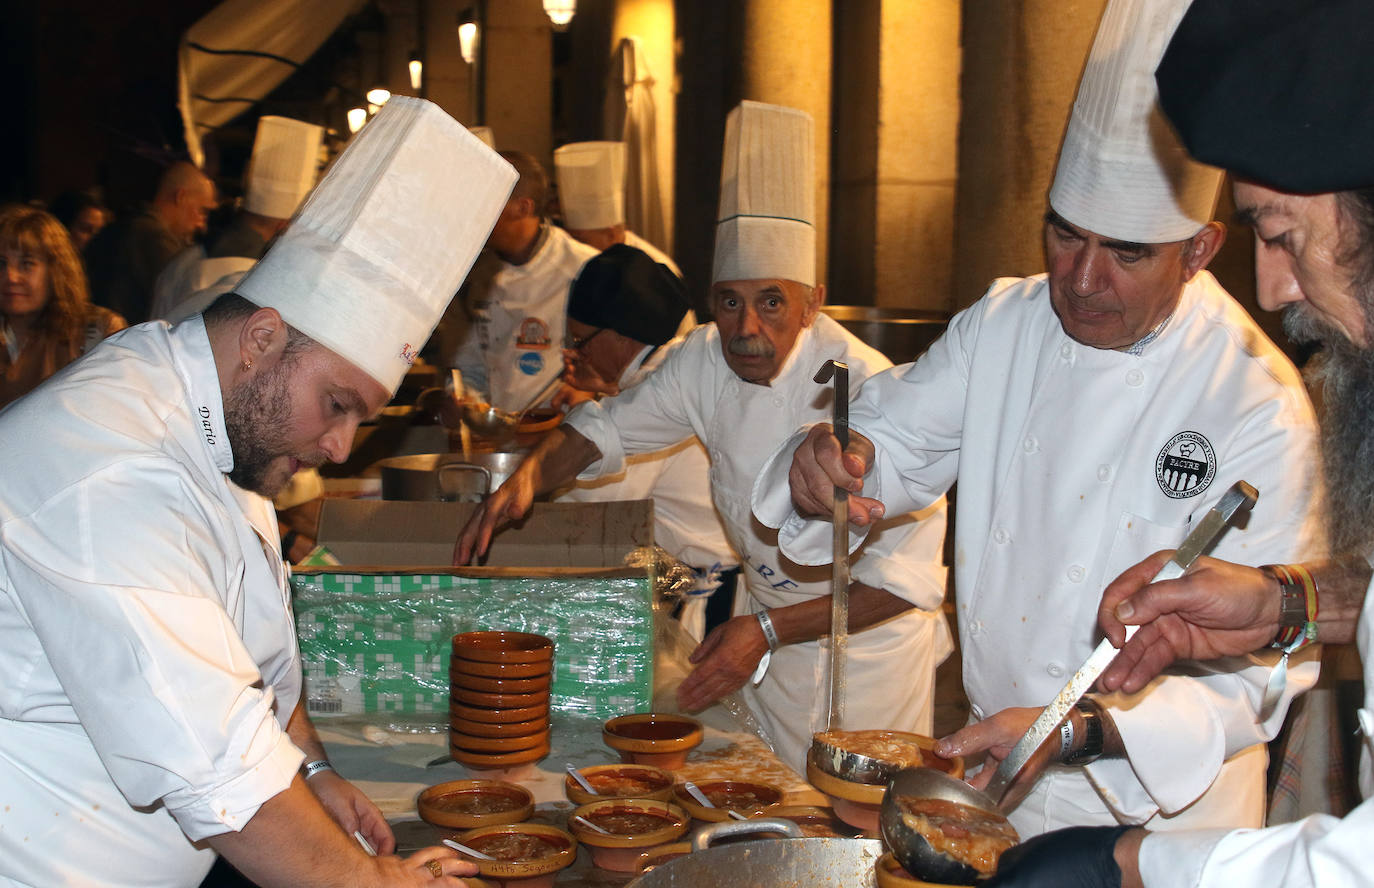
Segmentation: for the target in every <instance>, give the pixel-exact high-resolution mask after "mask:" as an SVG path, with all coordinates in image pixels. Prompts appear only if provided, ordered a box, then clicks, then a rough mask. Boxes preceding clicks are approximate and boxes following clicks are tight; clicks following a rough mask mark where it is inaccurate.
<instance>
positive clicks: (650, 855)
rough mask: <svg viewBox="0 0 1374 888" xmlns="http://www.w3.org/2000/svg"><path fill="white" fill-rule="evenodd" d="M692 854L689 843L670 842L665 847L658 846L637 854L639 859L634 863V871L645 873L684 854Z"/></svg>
mask: <svg viewBox="0 0 1374 888" xmlns="http://www.w3.org/2000/svg"><path fill="white" fill-rule="evenodd" d="M691 853H692V843H691V842H671V843H669V844H667V845H660V846H658V847H657V848H650V849H649V850H647V851H641V852H639V859H638V860H636V861H635V871H636V872H641V873H647V872H648V871H649V870H651V869H653V868H654V867H656V866H658V865H660V864H664V863H667V862H668V861H670V860H676V859H677V858H679V857H682V856H683V855H684V854H691Z"/></svg>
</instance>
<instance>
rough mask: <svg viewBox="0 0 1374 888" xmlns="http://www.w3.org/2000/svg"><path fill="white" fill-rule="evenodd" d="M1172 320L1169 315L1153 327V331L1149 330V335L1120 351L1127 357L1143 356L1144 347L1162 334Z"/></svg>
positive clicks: (1171, 316)
mask: <svg viewBox="0 0 1374 888" xmlns="http://www.w3.org/2000/svg"><path fill="white" fill-rule="evenodd" d="M1173 319H1174V316H1173V315H1172V314H1171V315H1169V316H1168V317H1167V318H1165V319H1164V320H1162V321H1160V322H1159V326H1158V327H1155V328H1154V329H1153V330H1151V331H1150V332H1149V333H1146V334H1145V335H1144V336H1143V337H1141V338H1140V339H1138V340H1136V341H1135V342H1134V343H1132V344H1131V345H1128V346H1127V347H1126V348H1123V349H1122V351H1124V352H1125V353H1126V354H1128V355H1140V354H1144V353H1145V347H1146V346H1148V345H1149V344H1150V343H1151V342H1154V341H1155V340H1156V339H1158V338H1159V334H1161V333H1163V332H1164V328H1165V327H1167V326H1169V322H1170V321H1172V320H1173Z"/></svg>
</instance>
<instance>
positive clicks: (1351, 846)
mask: <svg viewBox="0 0 1374 888" xmlns="http://www.w3.org/2000/svg"><path fill="white" fill-rule="evenodd" d="M1355 643H1356V644H1357V645H1358V646H1359V649H1360V657H1361V660H1362V661H1363V663H1364V708H1363V709H1361V710H1360V712H1359V720H1360V733H1362V734H1363V735H1364V749H1363V754H1362V756H1361V759H1360V793H1361V795H1362V796H1363V798H1364V802H1363V803H1362V804H1360V806H1359V807H1357V808H1356V809H1355V810H1354V811H1351V812H1350V813H1349V814H1348V815H1346V816H1345V817H1344V818H1337V817H1332V816H1330V815H1328V814H1317V815H1314V816H1312V817H1307V818H1304V819H1302V820H1299V821H1297V822H1295V823H1285V824H1283V825H1282V826H1275V827H1271V828H1269V829H1259V830H1237V831H1235V832H1225V831H1222V830H1198V831H1197V832H1169V833H1151V834H1150V835H1148V836H1146V838H1145V842H1144V844H1142V845H1141V846H1140V875H1141V878H1142V879H1143V880H1144V882H1145V885H1146V888H1173V886H1181V888H1182V886H1186V888H1193V886H1198V888H1236V886H1239V885H1274V886H1279V885H1282V886H1285V888H1318V886H1321V888H1326V886H1335V885H1338V886H1342V888H1355V886H1371V885H1374V868H1371V866H1370V843H1371V841H1374V780H1371V775H1370V761H1371V755H1374V588H1371V589H1370V590H1366V592H1365V596H1364V609H1363V610H1361V611H1360V622H1359V626H1358V628H1357V629H1356V636H1355Z"/></svg>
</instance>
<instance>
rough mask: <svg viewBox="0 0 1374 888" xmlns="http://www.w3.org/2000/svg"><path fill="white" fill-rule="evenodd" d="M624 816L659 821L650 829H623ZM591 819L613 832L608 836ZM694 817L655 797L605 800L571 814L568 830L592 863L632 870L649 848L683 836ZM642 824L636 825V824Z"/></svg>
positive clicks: (615, 870) (626, 870)
mask: <svg viewBox="0 0 1374 888" xmlns="http://www.w3.org/2000/svg"><path fill="white" fill-rule="evenodd" d="M623 816H629V817H633V818H636V819H645V820H652V821H655V823H656V825H654V826H651V827H649V828H643V829H641V828H635V829H630V830H625V829H623V827H624V824H623V823H621V824H617V822H616V821H617V820H618V819H621V818H622V817H623ZM578 818H582V819H584V820H588V821H591V822H592V823H594V824H596V825H597V826H600V827H601V828H603V829H608V830H610V831H611V832H612V833H613V835H609V836H608V835H605V834H604V833H600V832H597V831H596V830H594V829H592V828H591V827H589V826H587V825H586V824H585V823H583V822H582V820H579V819H578ZM691 822H692V818H691V817H689V816H688V815H687V812H686V811H683V810H682V809H681V808H679V807H678V806H677V805H672V804H669V803H668V802H660V801H654V800H653V799H604V800H602V801H599V802H592V803H591V804H588V805H582V806H581V807H579V808H577V809H576V810H574V811H573V812H572V814H570V815H569V816H568V829H569V831H571V832H572V834H573V835H574V836H576V837H577V840H578V841H579V842H581V843H582V844H583V845H585V846H587V850H589V851H590V852H591V855H592V863H594V864H596V865H597V866H599V867H600V868H601V869H604V870H610V871H611V872H616V873H632V872H634V871H635V865H636V864H637V863H638V861H639V855H640V854H641V853H642V852H644V851H645V850H647V849H649V848H656V847H658V846H659V845H666V844H668V843H669V842H675V841H677V840H678V839H680V838H682V836H683V834H684V833H686V832H687V828H688V827H689V826H691ZM638 826H639V825H638V824H636V827H638Z"/></svg>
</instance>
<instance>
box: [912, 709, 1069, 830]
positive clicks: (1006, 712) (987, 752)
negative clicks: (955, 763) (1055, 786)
mask: <svg viewBox="0 0 1374 888" xmlns="http://www.w3.org/2000/svg"><path fill="white" fill-rule="evenodd" d="M1039 716H1040V710H1039V709H1034V708H1029V707H1017V708H1013V709H1003V710H1002V711H1001V712H999V713H997V714H996V715H993V716H990V717H988V718H985V719H983V720H982V721H980V722H975V723H974V724H971V725H968V726H967V727H964V728H961V729H960V730H958V731H955V732H954V733H953V734H950V735H949V736H948V737H945V738H942V739H941V740H940V741H939V742H938V743H936V744H935V754H936V755H938V756H940V757H941V758H954V757H955V756H956V755H962V756H963V757H964V758H965V759H967V760H970V761H972V760H975V759H976V758H977V757H978V756H979V755H980V754H982V755H984V756H985V758H984V761H983V770H981V771H979V772H978V773H977V774H975V775H973V777H971V778H969V781H968V782H969V785H970V786H972V787H973V788H974V789H985V788H986V787H987V785H988V783H989V782H990V781H991V780H992V775H993V774H994V773H995V772H996V771H997V766H998V765H999V764H1001V762H1002V760H1003V759H1005V758H1006V757H1007V756H1009V755H1011V750H1012V747H1014V746H1016V741H1018V740H1020V739H1021V737H1022V736H1024V735H1025V733H1026V731H1028V730H1030V726H1031V725H1032V724H1033V723H1034V722H1035V720H1036V718H1038V717H1039ZM1058 752H1059V733H1058V732H1057V731H1056V732H1053V733H1051V734H1050V736H1049V737H1047V738H1046V739H1045V742H1044V743H1041V744H1040V748H1039V749H1037V750H1036V751H1035V753H1034V754H1033V755H1032V756H1031V757H1030V759H1029V760H1028V761H1027V762H1026V766H1025V767H1024V768H1022V769H1021V773H1020V774H1019V775H1017V777H1016V780H1014V781H1013V782H1012V784H1011V785H1010V786H1009V787H1007V794H1006V796H1005V797H1004V798H1003V799H1002V802H1001V803H1002V806H1003V807H1004V808H1010V807H1012V806H1014V805H1015V804H1016V803H1017V802H1019V801H1021V799H1023V798H1025V796H1026V793H1028V792H1030V790H1031V787H1032V786H1034V785H1035V781H1036V780H1038V779H1039V777H1040V773H1041V772H1042V771H1044V770H1045V768H1046V767H1047V766H1048V765H1050V764H1051V763H1053V762H1054V761H1055V759H1056V757H1057V754H1058Z"/></svg>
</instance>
